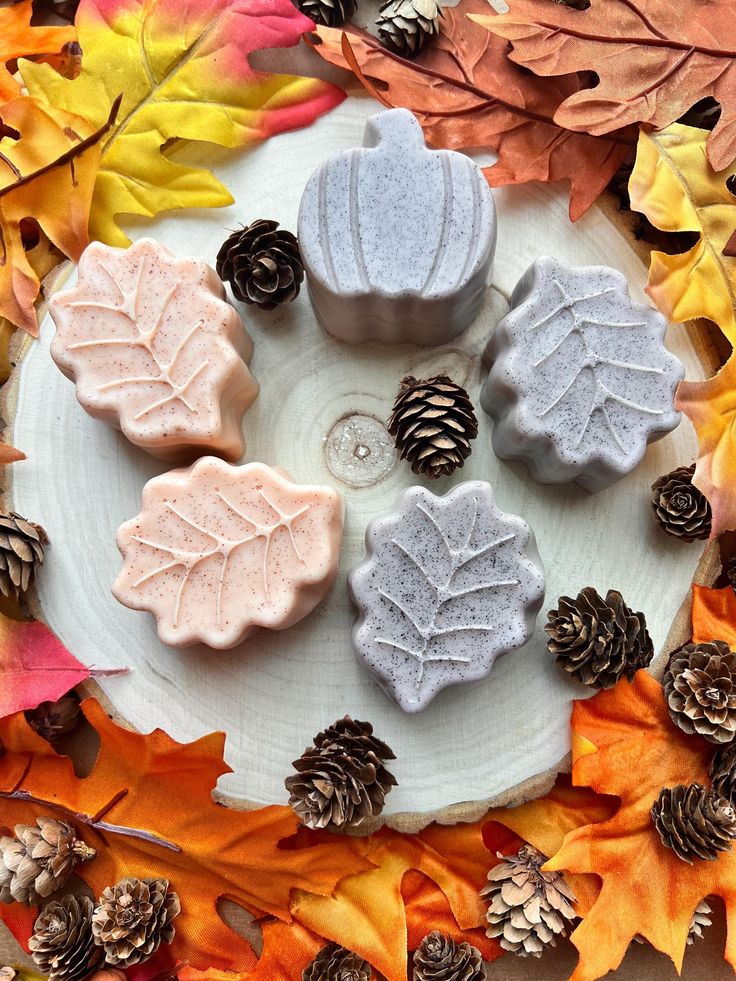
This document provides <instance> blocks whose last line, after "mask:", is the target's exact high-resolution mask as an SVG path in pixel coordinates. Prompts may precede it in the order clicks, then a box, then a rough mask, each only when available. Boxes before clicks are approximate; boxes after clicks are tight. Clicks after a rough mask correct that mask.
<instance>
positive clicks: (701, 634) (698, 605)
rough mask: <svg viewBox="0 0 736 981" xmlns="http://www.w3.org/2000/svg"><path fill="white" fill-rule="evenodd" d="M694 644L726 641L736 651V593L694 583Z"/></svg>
mask: <svg viewBox="0 0 736 981" xmlns="http://www.w3.org/2000/svg"><path fill="white" fill-rule="evenodd" d="M692 618H693V643H694V644H702V643H707V642H708V641H711V640H725V641H726V643H727V644H728V645H729V646H730V647H731V648H732V649H736V593H735V592H734V591H733V589H732V588H731V586H725V587H724V588H723V589H712V588H711V587H710V586H700V585H699V584H698V583H693V612H692Z"/></svg>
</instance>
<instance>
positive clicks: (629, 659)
mask: <svg viewBox="0 0 736 981" xmlns="http://www.w3.org/2000/svg"><path fill="white" fill-rule="evenodd" d="M557 606H558V608H557V609H556V610H550V612H549V613H548V614H547V616H548V622H547V624H546V625H545V628H544V629H545V630H546V632H547V634H548V635H549V640H548V641H547V650H548V651H549V652H550V654H554V655H555V657H556V659H557V663H558V664H559V665H560V666H561V667H563V668H564V669H565V671H567V673H568V674H570V675H572V676H573V677H574V678H576V679H577V680H578V681H582V683H583V684H584V685H588V686H589V687H591V688H613V686H614V685H615V684H616V682H617V681H619V680H620V679H621V678H624V677H625V678H628V680H629V681H631V679H632V678H633V677H634V675H635V674H636V672H637V671H638V670H639V668H645V667H647V665H648V664H649V662H650V661H651V659H652V657H653V656H654V646H653V644H652V640H651V637H650V636H649V632H648V631H647V623H646V619H645V617H644V614H643V613H634V611H633V610H631V609H629V607H628V606H627V605H626V604H625V603H624V600H623V597H622V596H621V593H619V592H618V591H617V590H615V589H609V590H608V592H607V593H606V598H605V600H604V599H603V597H602V596H600V595H599V593H597V592H596V590H595V589H593V587H592V586H587V587H586V588H585V589H583V590H582V591H581V592H580V593H578V595H577V597H576V598H575V599H571V598H570V597H569V596H561V597H560V599H559V600H558V604H557Z"/></svg>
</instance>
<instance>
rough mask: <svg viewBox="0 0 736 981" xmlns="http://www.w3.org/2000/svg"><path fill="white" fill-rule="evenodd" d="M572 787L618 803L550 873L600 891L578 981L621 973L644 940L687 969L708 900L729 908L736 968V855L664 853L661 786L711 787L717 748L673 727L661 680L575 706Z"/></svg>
mask: <svg viewBox="0 0 736 981" xmlns="http://www.w3.org/2000/svg"><path fill="white" fill-rule="evenodd" d="M572 729H573V732H574V734H575V737H576V744H575V745H574V746H573V781H574V783H575V784H576V785H581V786H587V787H591V788H593V790H595V791H596V792H597V793H599V794H611V795H615V796H616V797H618V798H619V799H620V805H619V807H618V809H617V810H616V813H615V814H614V815H613V816H612V817H611V818H610V819H608V820H606V821H602V822H600V823H597V824H589V825H585V826H584V827H582V828H578V829H576V830H574V831H571V832H570V833H569V834H568V835H567V836H566V838H565V840H564V842H563V844H562V847H561V848H560V850H559V851H558V852H557V853H556V854H555V855H554V856H553V858H552V859H551V860H550V861H549V862H548V863H547V865H546V866H545V868H547V869H556V870H563V869H564V870H566V871H567V872H574V873H585V874H595V875H597V876H599V877H600V879H601V889H600V893H599V895H598V897H597V898H596V899H595V901H594V902H593V904H592V906H591V908H590V910H589V911H588V912H587V914H586V916H585V918H584V919H583V921H582V923H581V925H580V926H579V927H578V928H577V929H576V930H575V931H574V933H573V934H572V942H573V943H574V944H575V946H576V947H577V949H578V951H579V953H580V959H579V962H578V965H577V968H576V970H575V972H574V974H573V976H572V981H594V979H597V978H600V977H602V976H603V975H604V974H607V973H608V971H612V970H614V969H615V968H617V967H618V965H619V964H620V963H621V960H622V959H623V957H624V954H625V953H626V950H627V948H628V946H629V944H630V943H631V941H632V939H633V938H634V937H635V936H637V935H641V936H643V937H644V938H645V939H646V940H648V941H649V943H651V944H652V946H653V947H655V948H656V949H657V950H660V951H662V952H663V953H666V954H668V955H669V957H671V959H672V960H673V962H674V964H675V966H676V968H677V969H678V970H679V969H680V967H681V965H682V959H683V954H684V951H685V946H686V939H687V934H688V929H689V925H690V918H691V916H692V913H693V911H694V909H695V907H696V906H697V904H698V903H699V902H700V900H701V899H704V898H705V897H706V896H709V895H715V896H720V897H721V898H722V899H723V900H724V903H725V906H726V916H727V919H728V924H729V939H728V941H727V945H726V959H727V960H728V962H729V963H730V964H731V965H732V966H734V965H736V929H735V928H736V853H734V852H729V853H726V854H723V855H721V856H720V857H719V859H718V860H717V861H716V862H696V863H695V864H694V865H692V866H691V865H687V864H686V863H685V862H682V861H681V860H680V859H678V858H677V856H676V855H675V853H674V852H673V851H672V850H671V849H669V848H665V846H664V845H663V844H662V842H661V840H660V838H659V834H658V833H657V831H656V830H655V828H654V825H653V824H652V821H651V817H650V809H651V806H652V804H653V803H654V801H655V800H656V798H657V796H658V794H659V791H660V789H661V788H662V787H672V786H675V785H676V784H680V783H685V784H688V783H691V782H693V781H697V782H700V783H704V784H706V785H707V783H708V769H709V764H710V760H711V757H712V754H713V748H712V746H709V745H708V743H706V742H705V740H703V739H701V738H700V737H699V736H687V735H686V734H685V733H683V732H681V731H680V730H679V729H678V728H676V726H675V725H674V724H673V723H672V721H671V720H670V717H669V713H668V711H667V707H666V704H665V699H664V695H663V692H662V687H661V685H660V684H659V682H658V681H656V680H655V679H654V678H652V677H651V675H649V674H647V672H646V671H639V672H638V673H637V675H636V676H635V678H634V681H633V682H632V683H631V684H629V683H628V682H620V683H619V684H618V685H617V686H616V687H615V688H613V689H611V690H610V691H603V692H600V693H599V694H598V695H596V696H595V697H594V698H591V699H589V700H588V701H579V702H576V703H575V705H574V707H573V714H572Z"/></svg>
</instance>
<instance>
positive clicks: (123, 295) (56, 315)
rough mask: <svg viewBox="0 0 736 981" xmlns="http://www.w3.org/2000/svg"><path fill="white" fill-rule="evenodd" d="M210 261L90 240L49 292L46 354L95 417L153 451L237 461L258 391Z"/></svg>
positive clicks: (242, 333)
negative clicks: (73, 271)
mask: <svg viewBox="0 0 736 981" xmlns="http://www.w3.org/2000/svg"><path fill="white" fill-rule="evenodd" d="M224 296H225V291H224V288H223V285H222V282H221V280H220V278H219V277H218V276H217V274H216V273H215V271H214V270H213V269H210V267H209V266H208V265H207V264H206V263H204V262H202V261H201V260H200V259H177V258H175V257H174V256H173V255H172V254H171V253H170V252H169V251H168V249H165V248H164V246H163V245H160V244H159V243H158V242H154V241H153V240H152V239H141V240H140V241H138V242H135V243H134V244H133V245H131V246H130V247H129V248H127V249H116V248H111V247H110V246H107V245H103V244H101V243H100V242H93V243H92V244H91V245H89V246H88V247H87V248H86V249H85V250H84V253H83V254H82V257H81V259H80V261H79V278H78V281H77V283H76V285H74V286H73V287H71V288H70V289H67V290H64V291H62V292H60V293H57V295H56V296H55V297H54V298H53V299H52V300H51V303H50V305H49V308H50V311H51V316H52V317H53V319H54V322H55V323H56V335H55V337H54V339H53V341H52V344H51V356H52V357H53V359H54V361H55V362H56V363H57V365H58V366H59V368H60V369H61V370H62V371H63V372H64V374H65V375H66V376H67V377H68V378H71V379H72V381H75V382H76V385H77V399H78V400H79V402H80V404H81V405H82V406H83V407H84V408H85V409H86V410H87V412H89V414H90V415H91V416H94V417H95V418H96V419H101V420H102V421H103V422H106V423H108V424H109V425H111V426H114V427H115V428H117V429H120V430H122V432H123V433H124V435H125V436H127V438H128V439H129V440H130V441H131V443H135V444H136V446H140V447H142V448H143V449H144V450H147V451H148V452H149V453H152V454H153V455H154V456H158V457H161V458H163V459H165V460H171V461H173V462H187V461H189V460H192V459H194V458H195V457H197V456H199V455H200V454H201V453H203V452H206V453H216V454H218V455H221V456H224V457H226V458H228V459H231V460H237V459H238V458H239V457H241V456H242V455H243V453H244V452H245V441H244V438H243V434H242V432H241V428H240V421H241V418H242V415H243V413H244V412H245V410H246V408H247V407H248V406H249V405H250V404H251V402H253V400H254V399H255V398H256V396H257V395H258V384H257V382H256V381H255V379H254V378H253V376H252V375H251V373H250V371H249V370H248V363H249V361H250V358H251V355H252V353H253V342H252V341H251V339H250V336H249V335H248V333H247V332H246V330H245V327H244V326H243V322H242V320H241V319H240V317H239V316H238V314H237V312H236V311H235V310H234V309H233V307H232V306H230V304H229V303H227V302H226V301H225V300H224Z"/></svg>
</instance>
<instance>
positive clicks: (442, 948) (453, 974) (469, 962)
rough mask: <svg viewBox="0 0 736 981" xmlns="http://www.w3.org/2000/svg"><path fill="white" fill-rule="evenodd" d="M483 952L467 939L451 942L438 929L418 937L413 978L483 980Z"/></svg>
mask: <svg viewBox="0 0 736 981" xmlns="http://www.w3.org/2000/svg"><path fill="white" fill-rule="evenodd" d="M485 976H486V971H485V968H484V967H483V955H482V954H481V952H480V951H479V950H478V948H477V947H472V946H471V945H470V944H468V943H461V944H458V943H455V941H454V940H453V939H452V937H445V936H444V935H443V934H442V933H440V931H439V930H433V931H432V932H431V933H428V934H427V936H426V937H425V938H424V940H422V942H421V944H420V945H419V947H418V949H417V951H416V953H415V954H414V974H413V979H414V981H484V979H485Z"/></svg>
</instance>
